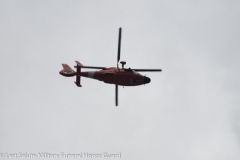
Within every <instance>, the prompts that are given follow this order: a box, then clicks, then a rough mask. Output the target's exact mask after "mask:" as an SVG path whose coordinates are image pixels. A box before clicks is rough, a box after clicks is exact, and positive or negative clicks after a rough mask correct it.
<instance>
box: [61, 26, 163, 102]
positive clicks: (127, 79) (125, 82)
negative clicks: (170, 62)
mask: <svg viewBox="0 0 240 160" xmlns="http://www.w3.org/2000/svg"><path fill="white" fill-rule="evenodd" d="M121 36H122V28H119V35H118V52H117V67H109V68H107V67H97V66H84V65H82V64H81V63H80V62H79V61H75V62H76V64H77V65H76V66H74V68H76V71H74V70H73V69H72V68H71V67H69V65H67V64H62V67H63V69H62V70H61V71H60V72H59V74H61V75H62V76H65V77H74V76H76V82H75V84H76V85H77V86H78V87H82V85H81V83H80V82H81V77H87V78H92V79H96V80H99V81H103V82H105V83H108V84H115V105H116V106H118V86H139V85H145V84H148V83H150V82H151V79H150V78H149V77H147V76H143V75H141V74H140V73H138V72H161V71H162V70H161V69H131V68H124V65H125V64H126V62H125V61H120V52H121ZM119 61H120V63H121V64H122V67H121V68H119V66H118V64H119ZM82 68H88V69H100V70H98V71H88V72H82V71H81V69H82Z"/></svg>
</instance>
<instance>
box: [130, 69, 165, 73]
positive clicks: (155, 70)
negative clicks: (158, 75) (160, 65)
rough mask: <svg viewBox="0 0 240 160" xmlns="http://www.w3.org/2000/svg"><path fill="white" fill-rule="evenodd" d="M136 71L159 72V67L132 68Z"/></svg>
mask: <svg viewBox="0 0 240 160" xmlns="http://www.w3.org/2000/svg"><path fill="white" fill-rule="evenodd" d="M132 70H134V71H137V72H161V71H162V70H161V69H132Z"/></svg>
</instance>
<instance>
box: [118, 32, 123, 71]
mask: <svg viewBox="0 0 240 160" xmlns="http://www.w3.org/2000/svg"><path fill="white" fill-rule="evenodd" d="M121 37H122V28H119V35H118V55H117V68H118V62H119V60H120V53H121Z"/></svg>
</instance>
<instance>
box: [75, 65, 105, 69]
mask: <svg viewBox="0 0 240 160" xmlns="http://www.w3.org/2000/svg"><path fill="white" fill-rule="evenodd" d="M74 68H77V66H74ZM81 68H90V69H106V67H96V66H81Z"/></svg>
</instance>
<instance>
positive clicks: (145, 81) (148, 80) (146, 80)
mask: <svg viewBox="0 0 240 160" xmlns="http://www.w3.org/2000/svg"><path fill="white" fill-rule="evenodd" d="M143 81H144V84H147V83H150V82H151V79H150V78H148V77H146V76H144V79H143Z"/></svg>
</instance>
